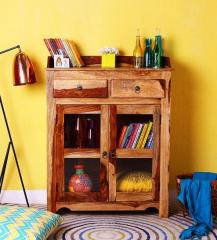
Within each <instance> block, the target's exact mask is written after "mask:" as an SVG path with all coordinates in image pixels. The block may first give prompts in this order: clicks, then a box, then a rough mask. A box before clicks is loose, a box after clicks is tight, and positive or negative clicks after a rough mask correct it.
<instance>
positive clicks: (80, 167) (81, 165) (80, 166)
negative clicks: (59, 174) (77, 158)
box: [74, 164, 85, 169]
mask: <svg viewBox="0 0 217 240" xmlns="http://www.w3.org/2000/svg"><path fill="white" fill-rule="evenodd" d="M74 168H75V169H84V168H85V167H84V165H83V164H76V165H75V166H74Z"/></svg>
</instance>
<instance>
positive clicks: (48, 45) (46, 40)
mask: <svg viewBox="0 0 217 240" xmlns="http://www.w3.org/2000/svg"><path fill="white" fill-rule="evenodd" d="M44 43H45V45H46V46H47V49H48V51H49V53H50V55H51V56H52V57H53V56H54V52H53V50H52V47H51V46H50V43H49V41H48V39H44Z"/></svg>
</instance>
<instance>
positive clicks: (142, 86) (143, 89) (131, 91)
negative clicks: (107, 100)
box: [111, 79, 165, 98]
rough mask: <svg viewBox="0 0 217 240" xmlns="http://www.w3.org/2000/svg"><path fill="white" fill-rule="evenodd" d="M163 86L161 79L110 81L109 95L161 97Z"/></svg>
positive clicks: (163, 94) (162, 95)
mask: <svg viewBox="0 0 217 240" xmlns="http://www.w3.org/2000/svg"><path fill="white" fill-rule="evenodd" d="M164 96H165V93H164V86H163V84H162V83H161V80H140V79H138V80H130V79H127V80H119V79H113V80H112V81H111V97H138V98H163V97H164Z"/></svg>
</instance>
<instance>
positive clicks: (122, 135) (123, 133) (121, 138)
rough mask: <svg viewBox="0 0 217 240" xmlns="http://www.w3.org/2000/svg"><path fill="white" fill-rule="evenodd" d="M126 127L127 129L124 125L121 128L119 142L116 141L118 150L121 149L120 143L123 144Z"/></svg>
mask: <svg viewBox="0 0 217 240" xmlns="http://www.w3.org/2000/svg"><path fill="white" fill-rule="evenodd" d="M127 127H128V126H126V125H125V126H123V127H122V130H121V134H120V137H119V141H118V147H119V148H121V144H122V142H123V139H124V135H125V133H126V131H127Z"/></svg>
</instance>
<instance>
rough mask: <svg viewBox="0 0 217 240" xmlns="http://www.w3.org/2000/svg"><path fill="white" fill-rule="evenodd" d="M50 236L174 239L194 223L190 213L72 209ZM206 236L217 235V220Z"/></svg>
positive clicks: (83, 239)
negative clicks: (162, 214)
mask: <svg viewBox="0 0 217 240" xmlns="http://www.w3.org/2000/svg"><path fill="white" fill-rule="evenodd" d="M62 216H63V218H64V222H63V223H62V224H61V225H60V227H59V228H58V229H57V231H56V232H55V233H54V234H53V235H52V236H50V237H49V240H60V239H65V240H71V239H72V240H149V239H150V240H175V239H178V236H179V234H180V232H181V231H182V230H183V229H185V228H187V227H188V226H190V225H192V220H191V218H190V217H186V218H184V217H183V216H182V214H174V215H172V216H171V217H170V218H168V219H162V218H159V217H158V215H157V214H141V213H139V214H136V213H133V214H132V213H131V214H129V213H128V214H127V213H126V214H125V213H122V214H116V213H115V214H112V213H108V214H99V213H97V214H96V213H92V214H91V213H89V214H87V213H70V214H64V215H62ZM214 227H215V228H214V229H213V231H212V232H210V235H209V237H203V238H202V240H205V239H209V240H212V239H217V223H216V222H215V224H214Z"/></svg>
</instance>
